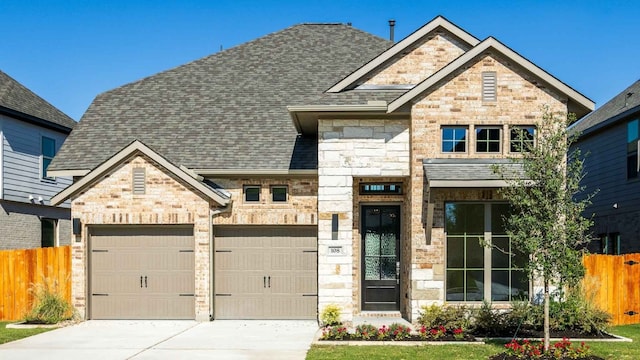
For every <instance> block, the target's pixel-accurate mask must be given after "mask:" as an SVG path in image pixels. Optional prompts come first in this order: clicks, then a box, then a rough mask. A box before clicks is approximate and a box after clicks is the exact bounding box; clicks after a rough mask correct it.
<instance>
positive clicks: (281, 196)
mask: <svg viewBox="0 0 640 360" xmlns="http://www.w3.org/2000/svg"><path fill="white" fill-rule="evenodd" d="M271 202H287V187H286V186H284V185H278V186H272V187H271Z"/></svg>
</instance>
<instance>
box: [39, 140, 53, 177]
mask: <svg viewBox="0 0 640 360" xmlns="http://www.w3.org/2000/svg"><path fill="white" fill-rule="evenodd" d="M45 139H47V140H51V141H52V142H53V155H52V156H48V155H45V154H44V143H45ZM55 156H56V139H54V138H51V137H48V136H45V135H41V136H40V180H44V181H47V182H52V181H56V177H55V176H46V173H47V169H48V168H49V166H48V165H47V169H45V167H44V163H45V160H49V164H51V161H53V158H54V157H55Z"/></svg>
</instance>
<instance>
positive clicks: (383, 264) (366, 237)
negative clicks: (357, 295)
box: [361, 205, 400, 311]
mask: <svg viewBox="0 0 640 360" xmlns="http://www.w3.org/2000/svg"><path fill="white" fill-rule="evenodd" d="M361 234H362V279H363V281H362V283H363V286H362V310H386V311H389V310H399V309H400V256H399V255H400V206H396V205H385V206H363V207H362V229H361Z"/></svg>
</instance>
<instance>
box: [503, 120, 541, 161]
mask: <svg viewBox="0 0 640 360" xmlns="http://www.w3.org/2000/svg"><path fill="white" fill-rule="evenodd" d="M526 128H532V129H533V138H532V139H531V146H532V147H534V146H536V142H537V139H536V138H537V135H538V129H537V127H536V126H535V125H511V126H509V153H510V154H522V153H523V151H513V150H511V145H512V144H513V143H514V142H516V143H519V144H520V145H522V144H524V141H523V139H513V138H512V135H513V130H515V129H521V130H522V129H526Z"/></svg>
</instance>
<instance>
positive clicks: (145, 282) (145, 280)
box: [144, 276, 148, 287]
mask: <svg viewBox="0 0 640 360" xmlns="http://www.w3.org/2000/svg"><path fill="white" fill-rule="evenodd" d="M144 287H148V286H147V277H146V276H145V277H144Z"/></svg>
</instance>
